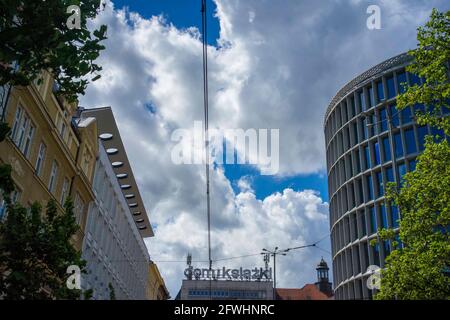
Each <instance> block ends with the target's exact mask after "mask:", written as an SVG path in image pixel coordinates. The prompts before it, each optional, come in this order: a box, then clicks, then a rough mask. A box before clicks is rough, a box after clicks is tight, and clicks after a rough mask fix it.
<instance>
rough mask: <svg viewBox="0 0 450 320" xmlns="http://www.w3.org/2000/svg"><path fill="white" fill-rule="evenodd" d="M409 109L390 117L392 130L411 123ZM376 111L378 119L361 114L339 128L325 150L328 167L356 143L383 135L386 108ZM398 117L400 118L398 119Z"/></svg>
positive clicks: (385, 122) (420, 138) (385, 130)
mask: <svg viewBox="0 0 450 320" xmlns="http://www.w3.org/2000/svg"><path fill="white" fill-rule="evenodd" d="M391 107H392V108H394V109H395V106H394V105H391ZM411 110H412V108H409V107H407V108H405V109H403V110H402V111H401V115H402V116H401V117H400V118H399V117H398V115H396V116H394V117H391V119H392V120H391V122H392V128H393V131H394V132H395V131H397V130H396V128H398V127H399V126H406V125H408V124H412V123H413V120H414V118H413V115H412V112H413V111H411ZM414 110H416V108H414ZM391 112H393V111H391ZM414 112H416V111H414ZM376 113H377V114H379V115H380V116H379V119H380V120H377V119H378V116H377V117H375V116H374V115H372V116H370V115H369V116H367V117H364V116H361V117H359V118H357V119H356V120H355V121H352V122H351V123H349V124H348V125H346V126H345V127H344V128H342V130H340V131H339V132H338V133H337V135H336V136H335V138H334V139H333V140H332V141H331V143H330V145H329V147H328V152H327V161H328V168H330V167H331V166H332V165H333V164H334V163H335V162H336V160H337V159H339V158H340V157H341V156H342V155H343V154H344V153H346V152H347V151H349V150H350V149H352V148H353V147H354V146H355V145H357V144H358V143H364V142H365V141H366V140H368V139H371V138H373V137H376V136H378V135H383V134H384V133H387V132H388V123H387V121H386V108H385V107H382V108H380V109H379V110H377V112H376ZM371 118H373V119H371ZM400 119H402V120H401V121H400ZM420 128H421V129H419V135H420V134H422V133H423V132H425V133H426V131H427V129H426V128H425V127H420ZM436 133H438V132H436ZM423 136H424V135H423ZM423 136H422V137H421V136H419V141H423ZM406 138H409V137H406ZM412 140H414V139H412ZM399 141H400V140H399ZM409 141H410V140H406V143H407V145H406V147H407V148H409V145H408V142H409ZM386 143H389V140H387V141H386ZM421 143H423V142H421ZM399 146H400V147H401V144H399ZM411 147H412V148H415V143H412V144H411ZM408 151H409V150H408Z"/></svg>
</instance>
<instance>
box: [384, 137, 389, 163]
mask: <svg viewBox="0 0 450 320" xmlns="http://www.w3.org/2000/svg"><path fill="white" fill-rule="evenodd" d="M383 154H384V162H388V161H390V160H391V145H390V143H389V137H385V138H383Z"/></svg>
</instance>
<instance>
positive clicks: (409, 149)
mask: <svg viewBox="0 0 450 320" xmlns="http://www.w3.org/2000/svg"><path fill="white" fill-rule="evenodd" d="M405 142H406V153H407V154H413V153H416V152H417V148H416V139H415V137H414V130H413V129H412V128H411V129H408V130H405Z"/></svg>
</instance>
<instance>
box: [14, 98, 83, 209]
mask: <svg viewBox="0 0 450 320" xmlns="http://www.w3.org/2000/svg"><path fill="white" fill-rule="evenodd" d="M35 131H36V127H35V125H34V124H33V122H32V121H31V119H30V116H29V115H28V113H27V112H26V111H25V110H24V108H23V107H22V106H21V105H20V104H19V105H18V107H17V109H16V114H15V117H14V122H13V126H12V129H11V134H10V138H11V140H12V141H13V142H14V144H15V145H16V146H17V148H18V149H19V150H20V151H21V152H22V154H23V155H24V157H25V158H27V159H29V160H30V153H31V147H32V144H33V138H34V135H35ZM46 155H47V146H46V145H45V143H44V142H43V141H41V142H40V144H39V149H38V153H37V156H36V162H35V165H34V168H35V173H36V175H37V176H38V177H40V178H43V177H42V171H43V168H44V166H45V162H46ZM59 171H60V170H59V164H58V162H57V161H56V159H53V160H52V162H51V169H50V176H49V179H48V183H47V188H48V190H49V191H50V192H51V193H53V194H54V195H56V194H57V192H56V186H57V182H58V179H59ZM69 187H70V179H69V178H68V177H63V183H62V187H61V193H60V197H59V199H58V200H59V202H60V204H61V205H64V202H65V200H66V198H67V196H68V195H69ZM78 198H79V199H76V202H78V206H80V205H82V204H81V203H82V200H81V198H80V196H79V195H78ZM80 202H81V203H80ZM75 204H77V203H75ZM82 206H84V204H83V205H82ZM76 209H77V208H76ZM81 210H82V208H81Z"/></svg>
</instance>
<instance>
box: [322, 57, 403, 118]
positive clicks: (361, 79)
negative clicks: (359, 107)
mask: <svg viewBox="0 0 450 320" xmlns="http://www.w3.org/2000/svg"><path fill="white" fill-rule="evenodd" d="M411 60H412V57H411V56H410V55H408V54H407V53H402V54H399V55H397V56H395V57H393V58H390V59H388V60H385V61H383V62H381V63H380V64H377V65H376V66H374V67H372V68H370V69H369V70H367V71H365V72H363V73H361V74H360V75H359V76H357V77H356V78H354V79H353V80H351V81H350V82H349V83H347V84H346V85H345V86H344V87H342V89H341V90H339V91H338V93H337V94H336V95H335V96H334V98H333V99H332V100H331V102H330V104H329V105H328V108H327V111H326V112H325V117H324V125H325V123H326V121H327V118H328V116H329V115H330V113H331V111H332V110H333V108H334V107H335V106H336V105H337V104H338V103H339V102H340V101H341V100H342V99H343V98H345V97H346V96H347V94H349V93H350V92H352V91H353V90H354V89H355V88H356V87H358V86H360V85H362V84H364V83H366V82H368V81H370V80H371V79H373V78H376V77H378V76H379V75H380V74H382V73H384V72H387V71H389V70H390V69H392V68H396V67H398V66H401V65H406V64H408V63H409V62H410V61H411Z"/></svg>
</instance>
